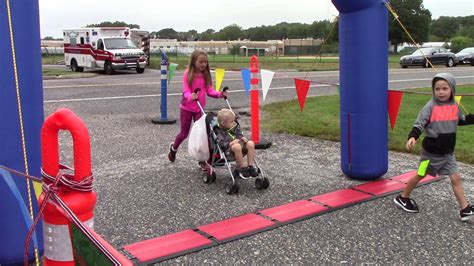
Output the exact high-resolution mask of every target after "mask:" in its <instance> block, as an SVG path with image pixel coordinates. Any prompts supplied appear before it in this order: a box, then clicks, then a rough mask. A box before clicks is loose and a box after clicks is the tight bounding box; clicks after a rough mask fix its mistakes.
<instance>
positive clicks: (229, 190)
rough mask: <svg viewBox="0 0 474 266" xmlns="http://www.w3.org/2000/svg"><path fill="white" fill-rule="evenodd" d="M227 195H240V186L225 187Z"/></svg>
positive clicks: (230, 185) (228, 185) (229, 185)
mask: <svg viewBox="0 0 474 266" xmlns="http://www.w3.org/2000/svg"><path fill="white" fill-rule="evenodd" d="M225 193H227V194H229V195H230V194H234V193H235V194H237V193H239V186H238V185H237V184H227V185H225Z"/></svg>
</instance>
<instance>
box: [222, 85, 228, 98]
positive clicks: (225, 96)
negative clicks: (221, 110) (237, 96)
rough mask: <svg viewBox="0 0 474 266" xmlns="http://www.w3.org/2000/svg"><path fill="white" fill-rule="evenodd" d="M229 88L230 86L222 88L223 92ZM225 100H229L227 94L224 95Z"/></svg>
mask: <svg viewBox="0 0 474 266" xmlns="http://www.w3.org/2000/svg"><path fill="white" fill-rule="evenodd" d="M228 90H229V87H224V88H223V89H222V92H226V91H228ZM224 100H227V95H224Z"/></svg>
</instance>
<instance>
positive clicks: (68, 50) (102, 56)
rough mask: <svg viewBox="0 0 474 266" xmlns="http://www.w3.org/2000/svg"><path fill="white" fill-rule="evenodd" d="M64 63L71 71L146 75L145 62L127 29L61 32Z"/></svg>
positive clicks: (104, 28) (107, 28)
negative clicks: (117, 71)
mask: <svg viewBox="0 0 474 266" xmlns="http://www.w3.org/2000/svg"><path fill="white" fill-rule="evenodd" d="M63 40H64V62H65V64H66V66H67V67H69V68H71V70H72V71H75V72H82V71H84V69H85V68H87V69H103V70H104V71H105V73H107V74H109V75H112V74H114V73H115V70H122V69H135V70H136V71H137V73H139V74H141V73H143V72H144V71H145V67H146V64H147V58H146V55H145V53H144V52H143V51H142V50H140V49H139V48H137V46H136V45H135V42H134V41H133V40H132V39H131V38H130V29H129V28H128V27H100V28H79V29H65V30H63Z"/></svg>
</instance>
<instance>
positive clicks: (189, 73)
mask: <svg viewBox="0 0 474 266" xmlns="http://www.w3.org/2000/svg"><path fill="white" fill-rule="evenodd" d="M195 89H200V90H199V91H198V92H194V90H195ZM206 94H207V95H209V96H210V97H213V98H221V97H224V96H225V95H227V94H226V92H217V91H215V90H214V88H213V86H212V78H211V71H210V69H209V64H208V61H207V54H206V52H204V51H202V50H199V49H197V50H195V51H194V52H193V53H192V54H191V59H190V60H189V66H188V69H187V70H186V71H185V72H184V74H183V98H182V99H181V104H180V105H179V108H180V111H181V114H180V120H181V131H180V132H179V133H178V135H177V136H176V138H175V140H174V142H171V143H170V147H169V153H168V159H169V160H170V161H171V162H174V161H175V160H176V152H177V151H178V147H179V145H180V144H181V143H182V142H183V141H184V140H185V139H186V138H187V137H188V135H189V131H190V129H191V122H192V121H197V120H198V119H199V118H201V116H202V113H201V110H200V109H199V106H198V105H197V103H196V99H198V100H199V102H200V103H201V106H202V107H203V108H204V107H205V106H206Z"/></svg>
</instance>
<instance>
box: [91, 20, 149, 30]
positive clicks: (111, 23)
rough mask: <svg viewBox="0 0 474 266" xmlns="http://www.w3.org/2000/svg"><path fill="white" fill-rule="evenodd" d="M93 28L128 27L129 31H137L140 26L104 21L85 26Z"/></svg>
mask: <svg viewBox="0 0 474 266" xmlns="http://www.w3.org/2000/svg"><path fill="white" fill-rule="evenodd" d="M94 27H129V28H131V29H139V28H140V25H138V24H128V23H125V22H123V21H115V22H110V21H104V22H101V23H98V24H89V25H87V26H86V28H94Z"/></svg>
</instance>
